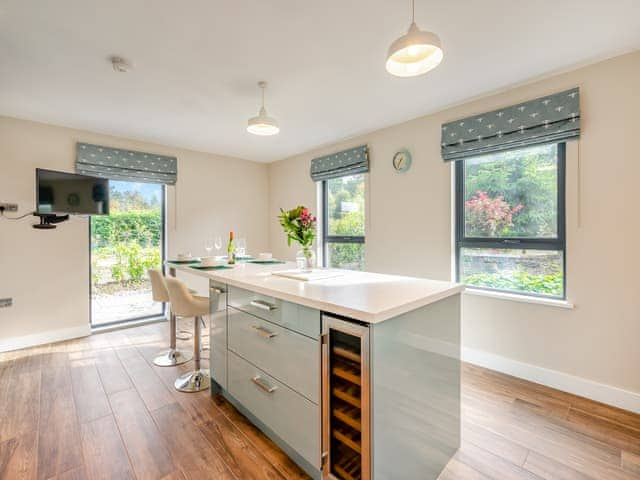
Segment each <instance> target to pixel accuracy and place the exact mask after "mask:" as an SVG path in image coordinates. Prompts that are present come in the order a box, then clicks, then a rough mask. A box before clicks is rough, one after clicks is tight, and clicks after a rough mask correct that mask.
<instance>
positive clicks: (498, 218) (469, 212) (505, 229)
mask: <svg viewBox="0 0 640 480" xmlns="http://www.w3.org/2000/svg"><path fill="white" fill-rule="evenodd" d="M523 208H524V207H523V206H522V205H516V206H515V207H513V208H511V206H510V205H509V204H508V203H507V202H505V201H504V199H503V197H502V196H499V197H496V198H491V197H489V195H487V193H486V192H483V191H481V190H478V191H477V192H476V194H475V195H473V196H472V197H471V199H470V200H467V201H466V202H465V210H466V215H465V224H466V234H467V236H469V237H495V236H503V235H508V233H509V229H510V228H511V227H512V226H513V217H514V216H515V215H517V213H518V212H519V211H520V210H522V209H523Z"/></svg>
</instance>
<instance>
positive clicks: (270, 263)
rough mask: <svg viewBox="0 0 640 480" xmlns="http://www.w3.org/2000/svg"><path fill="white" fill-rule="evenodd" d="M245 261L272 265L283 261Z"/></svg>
mask: <svg viewBox="0 0 640 480" xmlns="http://www.w3.org/2000/svg"><path fill="white" fill-rule="evenodd" d="M247 263H259V264H261V265H272V264H276V263H285V262H283V261H280V260H249V261H248V262H247Z"/></svg>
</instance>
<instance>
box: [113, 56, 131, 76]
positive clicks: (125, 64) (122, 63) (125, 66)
mask: <svg viewBox="0 0 640 480" xmlns="http://www.w3.org/2000/svg"><path fill="white" fill-rule="evenodd" d="M109 61H110V62H111V66H112V67H113V70H114V71H116V72H118V73H127V72H128V71H130V70H131V69H132V68H133V65H131V62H129V61H127V60H125V59H124V58H122V57H118V56H115V55H114V56H112V57H109Z"/></svg>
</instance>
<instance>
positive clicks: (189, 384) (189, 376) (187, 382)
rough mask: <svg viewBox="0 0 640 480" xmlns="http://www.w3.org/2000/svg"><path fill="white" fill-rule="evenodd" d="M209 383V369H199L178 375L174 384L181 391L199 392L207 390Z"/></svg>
mask: <svg viewBox="0 0 640 480" xmlns="http://www.w3.org/2000/svg"><path fill="white" fill-rule="evenodd" d="M210 385H211V378H210V377H209V370H205V369H201V370H195V371H193V372H189V373H185V374H184V375H180V376H179V377H178V378H177V379H176V381H175V383H174V386H175V387H176V390H179V391H181V392H200V391H202V390H208V389H209V386H210Z"/></svg>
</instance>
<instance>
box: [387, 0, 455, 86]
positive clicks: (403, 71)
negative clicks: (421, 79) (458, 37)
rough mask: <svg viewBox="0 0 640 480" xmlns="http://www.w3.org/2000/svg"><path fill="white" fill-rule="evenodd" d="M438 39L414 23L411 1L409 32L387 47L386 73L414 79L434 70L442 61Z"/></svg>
mask: <svg viewBox="0 0 640 480" xmlns="http://www.w3.org/2000/svg"><path fill="white" fill-rule="evenodd" d="M442 57H443V52H442V45H441V44H440V38H438V35H436V34H435V33H432V32H425V31H422V30H420V29H419V28H418V26H417V25H416V22H415V0H411V25H410V26H409V31H408V32H407V33H406V34H405V35H403V36H401V37H400V38H398V39H397V40H396V41H395V42H393V43H392V44H391V46H390V47H389V52H388V54H387V64H386V68H387V72H389V73H390V74H391V75H395V76H396V77H416V76H418V75H422V74H424V73H427V72H428V71H429V70H432V69H434V68H436V67H437V66H438V65H439V64H440V62H441V61H442Z"/></svg>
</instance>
